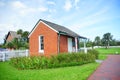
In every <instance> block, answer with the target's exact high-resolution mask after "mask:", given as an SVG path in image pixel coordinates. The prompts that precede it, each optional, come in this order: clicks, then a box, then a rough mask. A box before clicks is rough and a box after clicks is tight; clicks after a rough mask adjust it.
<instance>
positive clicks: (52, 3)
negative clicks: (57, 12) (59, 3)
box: [47, 1, 56, 5]
mask: <svg viewBox="0 0 120 80" xmlns="http://www.w3.org/2000/svg"><path fill="white" fill-rule="evenodd" d="M47 4H49V5H56V4H55V2H53V1H48V2H47Z"/></svg>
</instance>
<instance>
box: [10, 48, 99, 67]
mask: <svg viewBox="0 0 120 80" xmlns="http://www.w3.org/2000/svg"><path fill="white" fill-rule="evenodd" d="M97 57H98V52H96V51H95V50H93V51H92V50H91V51H89V53H87V54H85V53H64V54H58V55H56V56H51V57H49V58H48V57H44V56H36V57H35V56H34V57H17V58H11V60H10V63H11V64H12V65H13V66H14V67H16V68H18V69H44V68H55V67H66V66H75V65H82V64H85V63H90V62H94V61H95V58H97Z"/></svg>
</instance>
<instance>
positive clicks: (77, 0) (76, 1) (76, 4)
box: [74, 0, 79, 9]
mask: <svg viewBox="0 0 120 80" xmlns="http://www.w3.org/2000/svg"><path fill="white" fill-rule="evenodd" d="M78 3H79V0H75V3H74V5H75V8H76V9H79V6H78Z"/></svg>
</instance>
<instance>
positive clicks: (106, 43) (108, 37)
mask: <svg viewBox="0 0 120 80" xmlns="http://www.w3.org/2000/svg"><path fill="white" fill-rule="evenodd" d="M112 37H113V36H112V35H111V33H105V34H104V35H103V38H102V43H103V44H104V46H106V48H109V45H110V41H111V40H112Z"/></svg>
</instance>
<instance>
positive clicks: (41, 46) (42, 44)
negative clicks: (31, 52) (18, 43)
mask: <svg viewBox="0 0 120 80" xmlns="http://www.w3.org/2000/svg"><path fill="white" fill-rule="evenodd" d="M39 52H42V53H43V52H44V36H41V35H40V36H39Z"/></svg>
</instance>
